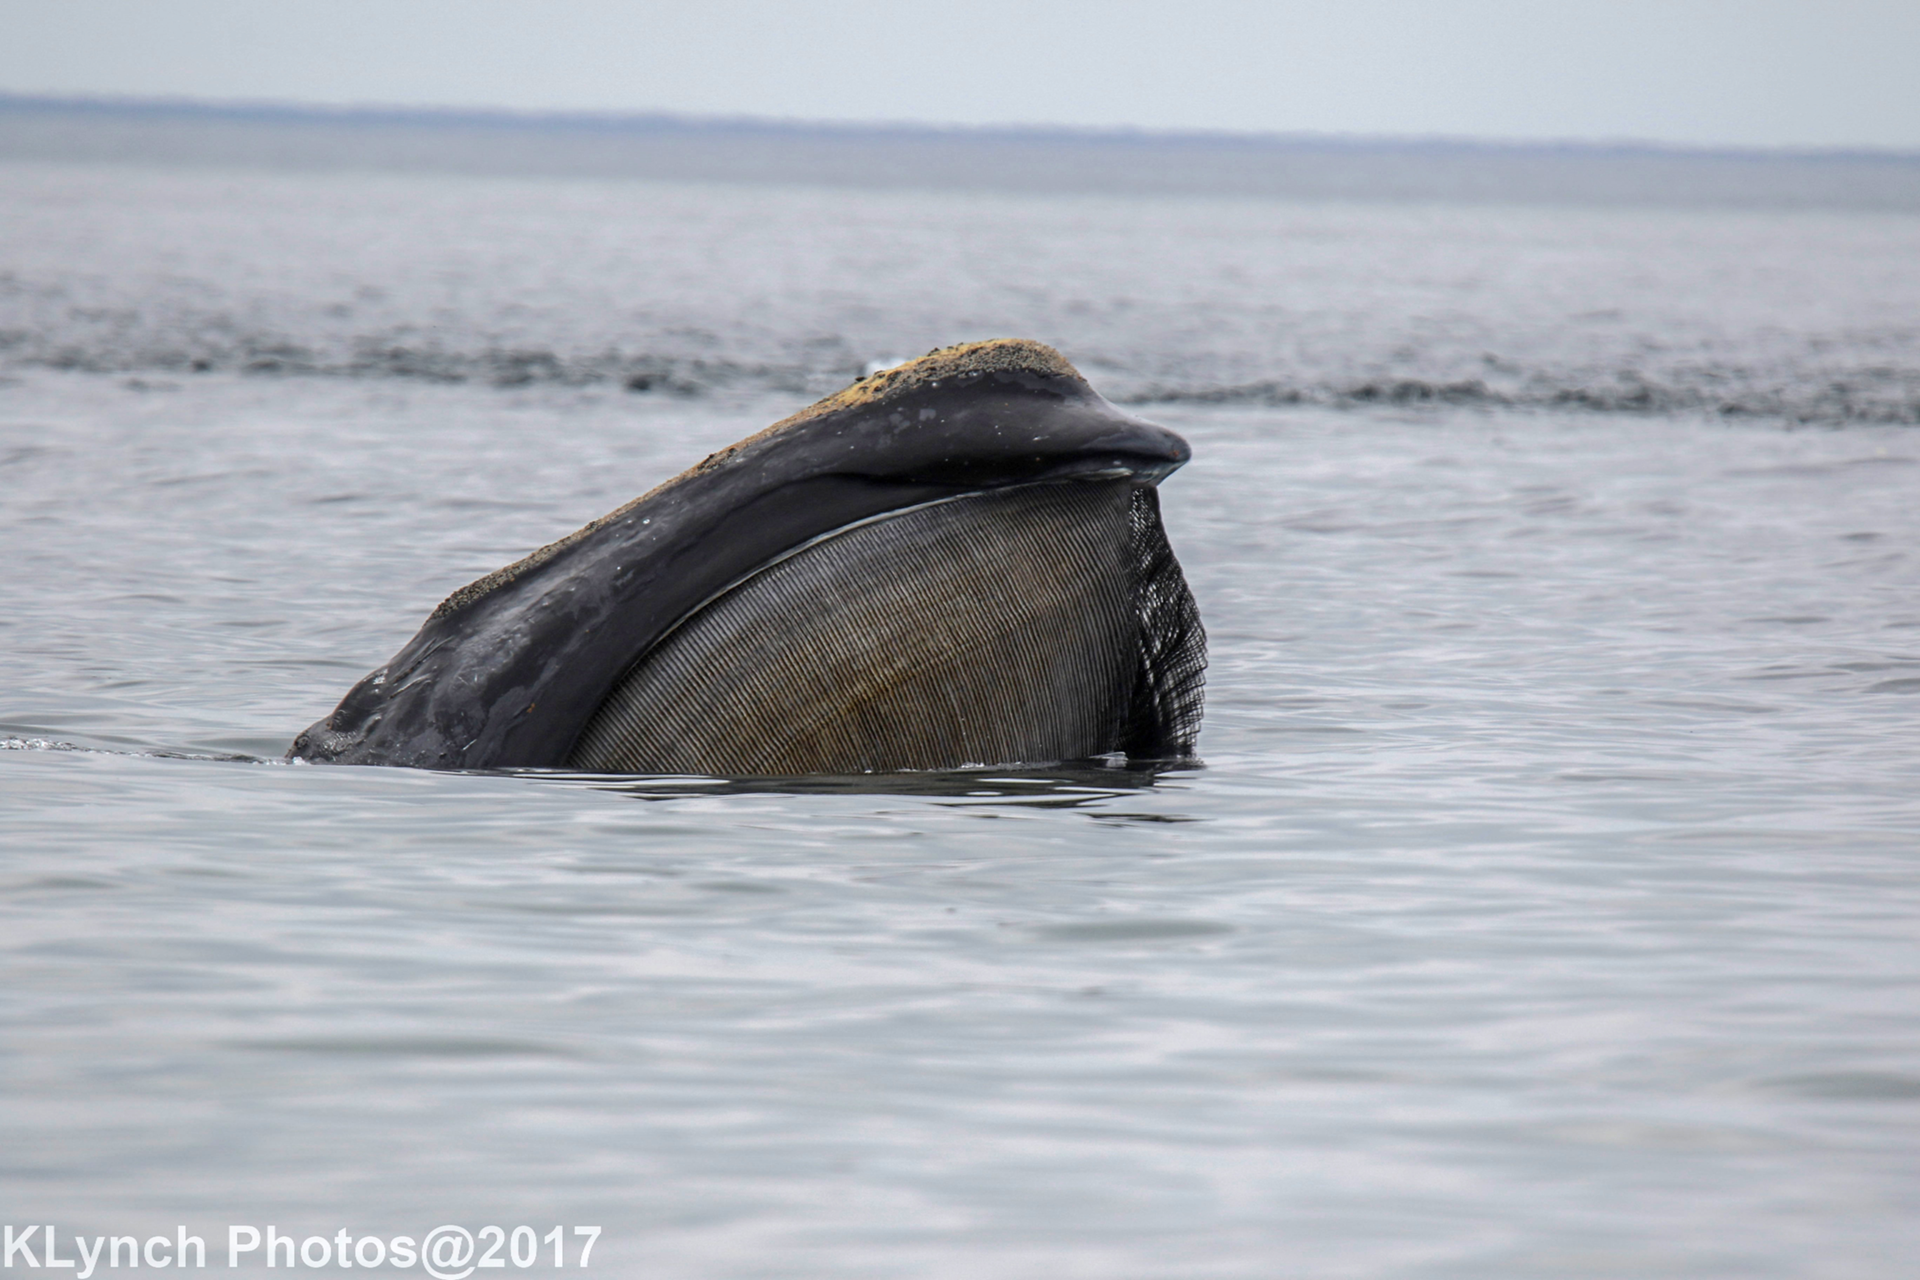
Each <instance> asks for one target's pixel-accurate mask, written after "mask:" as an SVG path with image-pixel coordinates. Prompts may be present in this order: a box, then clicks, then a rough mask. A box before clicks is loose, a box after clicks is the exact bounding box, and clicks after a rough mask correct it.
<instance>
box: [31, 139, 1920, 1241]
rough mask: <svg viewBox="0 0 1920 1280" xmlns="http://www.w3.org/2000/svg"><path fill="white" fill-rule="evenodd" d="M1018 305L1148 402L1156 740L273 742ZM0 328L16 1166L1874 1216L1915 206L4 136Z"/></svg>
mask: <svg viewBox="0 0 1920 1280" xmlns="http://www.w3.org/2000/svg"><path fill="white" fill-rule="evenodd" d="M1002 335H1018V336H1028V337H1035V338H1040V339H1042V340H1045V341H1049V342H1051V343H1053V344H1055V345H1057V346H1059V347H1060V348H1061V349H1062V350H1063V351H1064V352H1065V353H1066V354H1067V355H1068V356H1069V358H1071V359H1073V360H1074V361H1075V362H1076V363H1077V364H1079V366H1080V367H1081V368H1082V370H1083V371H1084V372H1086V373H1087V374H1088V376H1089V377H1090V379H1091V380H1092V381H1093V382H1094V384H1095V385H1096V387H1098V388H1100V389H1101V390H1103V391H1105V392H1106V393H1108V394H1109V395H1110V396H1112V397H1113V398H1114V399H1116V400H1119V401H1122V402H1125V403H1127V404H1128V405H1130V406H1131V407H1132V409H1133V411H1134V412H1137V413H1140V414H1141V415H1143V416H1146V417H1150V418H1152V419H1154V420H1156V421H1160V422H1162V423H1165V424H1166V425H1168V426H1171V427H1173V428H1175V429H1177V430H1179V431H1181V432H1183V433H1184V434H1185V435H1186V436H1187V437H1188V439H1189V440H1190V441H1191V442H1192V444H1193V447H1194V461H1193V462H1192V464H1191V465H1190V466H1188V467H1187V468H1186V469H1185V470H1184V471H1182V472H1181V473H1179V474H1177V475H1175V476H1174V477H1173V478H1171V479H1170V480H1169V481H1168V482H1167V483H1166V485H1165V486H1164V487H1163V489H1162V505H1163V509H1164V512H1165V516H1166V521H1167V525H1168V529H1169V534H1170V536H1171V538H1172V541H1173V544H1174V547H1175V549H1176V551H1177V552H1178V553H1179V555H1180V556H1181V559H1182V561H1183V563H1184V564H1185V566H1186V570H1187V573H1188V576H1189V579H1190V580H1191V582H1192V584H1193V588H1194V591H1195V594H1196V596H1197V598H1198V600H1199V603H1200V607H1201V610H1202V613H1203V616H1204V617H1205V619H1206V621H1207V624H1208V628H1209V631H1210V635H1211V639H1212V666H1211V669H1210V672H1209V683H1208V716H1207V724H1206V730H1205V732H1204V734H1203V736H1202V739H1201V743H1200V747H1201V752H1202V756H1203V758H1204V761H1203V763H1200V764H1196V765H1195V766H1193V767H1190V768H1183V769H1178V770H1174V771H1171V772H1166V773H1162V774H1159V775H1156V776H1146V775H1140V774H1134V773H1130V772H1128V771H1125V770H1113V769H1107V770H1102V769H1066V770H1060V769H1045V768H1020V769H1005V770H987V771H984V772H978V773H969V774H962V775H939V776H922V777H911V776H908V777H895V778H867V779H820V780H816V781H813V782H810V783H805V784H796V785H792V786H787V787H772V786H766V785H747V784H740V783H730V782H727V781H726V780H718V779H609V778H593V777H582V776H572V775H565V774H554V773H534V774H518V775H488V774H460V775H438V774H430V773H423V772H414V771H406V770H387V769H349V768H324V767H296V766H291V765H287V764H284V763H281V762H280V760H279V757H280V755H281V753H282V752H283V751H284V750H285V747H286V745H287V743H288V742H289V741H290V740H291V738H292V737H293V735H294V734H295V733H296V732H297V731H298V730H299V729H301V728H302V727H304V726H305V725H307V724H308V723H310V722H311V721H313V720H314V719H316V718H317V717H319V716H321V715H322V714H324V713H325V712H326V711H327V710H328V709H329V708H330V707H331V706H332V704H333V703H334V702H335V701H337V700H338V698H339V697H340V695H341V694H342V693H343V692H344V691H345V690H346V688H347V687H348V686H349V685H350V684H351V683H352V682H353V681H354V680H356V679H357V678H358V677H359V676H360V675H362V674H364V673H365V672H366V671H367V670H369V669H370V668H372V667H373V666H375V665H377V664H378V663H380V662H381V661H383V660H384V659H385V658H386V657H387V656H388V655H389V654H391V653H392V652H393V651H394V650H395V649H397V648H398V647H399V646H400V644H402V643H403V642H404V641H405V640H406V639H407V638H408V637H409V636H410V635H411V634H412V633H413V631H414V630H415V628H416V627H417V626H418V625H419V623H420V622H421V621H422V620H423V618H424V617H425V615H426V613H427V612H428V611H429V610H430V609H431V608H432V607H433V605H434V604H435V603H436V602H437V601H438V600H439V599H441V598H442V597H443V596H445V595H446V594H447V593H448V592H449V591H451V590H452V589H454V588H455V587H458V586H459V585H461V584H463V583H464V582H466V581H468V580H470V579H472V578H474V577H476V576H478V575H480V574H482V573H484V572H486V571H488V570H490V569H492V568H494V567H497V566H498V565H500V564H502V563H504V562H506V561H508V560H510V559H512V558H514V557H516V556H518V555H520V554H522V553H524V552H525V551H526V550H527V549H529V548H531V547H533V546H536V545H538V544H540V543H542V542H544V541H547V540H549V539H551V538H552V537H554V536H556V535H558V534H561V533H564V532H566V531H567V530H570V529H571V528H573V527H575V526H577V525H578V524H580V523H582V522H584V521H585V520H587V519H589V518H591V517H593V516H596V515H598V514H600V513H602V512H604V511H606V510H608V509H610V508H612V507H613V506H615V505H618V504H619V503H621V502H623V501H625V500H626V499H628V498H630V497H632V496H633V495H635V494H637V493H639V492H641V491H643V490H645V489H646V488H649V487H650V486H652V485H653V484H654V483H656V482H657V481H658V480H660V479H662V478H664V477H666V476H668V475H671V474H673V473H674V472H676V471H678V470H680V469H682V468H683V467H685V466H687V465H689V464H691V463H692V462H694V461H696V460H698V459H699V458H700V457H702V456H704V455H705V454H706V453H707V452H709V451H711V450H712V449H714V448H716V447H718V446H720V445H723V444H725V443H728V442H730V441H732V440H734V439H736V438H738V437H740V436H742V435H744V434H747V433H748V432H750V431H752V430H755V429H757V428H759V427H761V426H764V425H765V424H766V423H768V422H770V421H772V420H774V419H775V418H778V417H780V416H783V415H784V414H785V413H787V412H790V411H791V410H792V409H794V408H796V407H798V406H799V405H801V404H804V403H805V402H807V401H808V400H809V399H810V398H812V397H814V396H816V395H818V394H821V393H824V392H826V391H829V390H832V389H834V388H835V387H837V386H839V385H841V384H842V383H843V382H844V381H846V380H847V379H848V378H850V377H852V376H854V375H855V374H857V373H859V372H861V371H862V370H863V369H865V368H869V367H875V366H878V365H882V364H885V363H890V362H891V361H893V360H896V359H898V358H901V357H903V356H910V355H914V354H918V353H919V352H921V351H924V350H926V349H928V348H930V347H932V346H935V345H941V344H945V343H949V342H954V341H960V340H965V339H972V338H980V337H989V336H1002ZM0 377H3V378H4V381H3V382H0V602H4V603H3V604H0V746H4V747H5V748H6V749H5V750H0V884H3V885H4V892H0V918H4V925H3V926H0V1019H3V1021H0V1026H4V1034H3V1035H0V1133H4V1135H5V1138H4V1141H0V1186H3V1187H4V1194H3V1195H0V1200H3V1201H4V1204H5V1206H6V1207H5V1215H6V1219H7V1221H8V1222H9V1223H10V1224H11V1225H12V1227H13V1228H14V1230H15V1231H16V1233H17V1232H18V1230H19V1229H21V1228H23V1227H24V1226H25V1225H27V1224H52V1225H54V1226H55V1227H56V1228H57V1230H58V1232H59V1233H60V1234H59V1237H58V1240H59V1245H58V1248H59V1250H60V1253H61V1255H62V1256H65V1257H75V1256H77V1255H78V1250H77V1249H76V1247H75V1243H74V1242H75V1239H76V1238H79V1239H82V1240H90V1239H93V1238H96V1237H99V1236H103V1235H104V1236H115V1235H121V1236H135V1237H138V1238H140V1239H142V1240H144V1239H146V1238H147V1237H150V1236H154V1235H164V1236H166V1237H167V1238H168V1240H169V1241H176V1240H177V1231H178V1230H179V1229H181V1228H184V1230H185V1231H186V1232H187V1233H188V1234H192V1235H197V1236H199V1237H202V1238H204V1239H205V1241H206V1243H207V1251H208V1255H209V1257H208V1265H210V1266H214V1267H220V1268H225V1266H226V1263H227V1254H226V1249H227V1242H228V1229H229V1227H230V1226H232V1225H235V1224H242V1225H248V1226H253V1227H256V1228H258V1229H259V1230H260V1231H262V1232H264V1231H265V1230H266V1228H267V1227H268V1226H269V1225H272V1226H274V1227H275V1228H276V1229H277V1230H278V1231H279V1232H280V1233H281V1234H283V1235H286V1234H292V1235H295V1236H297V1237H299V1238H302V1239H305V1238H306V1237H321V1238H323V1242H324V1241H325V1240H331V1239H332V1238H334V1237H335V1235H336V1233H337V1232H341V1231H344V1232H346V1233H347V1234H348V1235H349V1237H351V1238H352V1239H353V1240H354V1241H356V1242H358V1241H360V1240H361V1239H362V1238H364V1237H378V1238H380V1240H381V1241H382V1248H383V1249H385V1248H386V1246H387V1243H388V1242H390V1241H392V1240H393V1239H394V1238H395V1237H398V1236H402V1235H405V1236H408V1237H410V1238H411V1239H413V1240H414V1241H416V1242H419V1241H423V1240H424V1239H425V1238H426V1237H427V1236H428V1234H429V1233H430V1232H432V1231H434V1230H435V1228H437V1227H440V1226H442V1225H443V1224H444V1225H448V1226H461V1227H464V1228H465V1229H466V1230H468V1231H470V1232H474V1233H481V1232H482V1229H483V1228H484V1227H486V1226H488V1225H493V1226H497V1227H498V1228H500V1231H501V1236H502V1238H503V1239H506V1238H508V1237H509V1236H510V1235H511V1233H513V1232H514V1231H515V1229H516V1228H517V1227H520V1226H526V1227H529V1228H531V1229H532V1232H531V1234H533V1235H534V1236H536V1237H537V1238H539V1239H541V1240H544V1239H545V1237H546V1236H547V1233H548V1232H549V1231H550V1230H552V1229H553V1228H554V1227H556V1226H560V1227H564V1228H566V1232H567V1233H570V1232H571V1231H572V1229H573V1228H574V1227H576V1226H593V1227H598V1228H600V1235H599V1236H598V1237H597V1238H596V1240H595V1243H594V1244H593V1252H592V1254H591V1261H590V1264H589V1266H588V1268H587V1269H588V1271H590V1272H599V1273H603V1274H607V1275H615V1276H633V1277H657V1276H658V1277H664V1276H673V1277H678V1276H688V1277H709V1276H712V1277H748V1276H754V1277H758V1276H823V1277H826V1276H831V1277H857V1276H873V1277H897V1276H937V1277H948V1276H951V1277H978V1276H995V1277H1021V1276H1047V1277H1060V1276H1076V1277H1078V1276H1086V1277H1141V1276H1232V1277H1243V1276H1244V1277H1268V1276H1278V1275H1285V1276H1303V1277H1321V1276H1326V1277H1335V1276H1365V1277H1455V1276H1458V1277H1476V1278H1485V1277H1537V1276H1547V1275H1552V1276H1571V1275H1578V1276H1608V1277H1612V1276H1618V1277H1649V1276H1688V1277H1693V1276H1711V1277H1718V1276H1726V1277H1772V1276H1780V1277H1803V1276H1804V1277H1836V1278H1837V1277H1896V1276H1905V1275H1910V1274H1911V1273H1912V1269H1913V1259H1914V1258H1915V1257H1916V1256H1920V723H1916V711H1920V559H1916V550H1915V545H1916V538H1917V537H1920V434H1916V432H1915V427H1916V425H1920V218H1916V217H1914V216H1911V215H1896V214H1885V213H1879V214H1876V213H1865V212H1860V213H1845V212H1818V211H1791V212H1785V211H1773V212H1764V211H1754V210H1750V211H1741V210H1738V209H1733V210H1727V209H1721V210H1707V209H1667V210H1660V209H1648V208H1607V209H1599V208H1595V209H1580V208H1567V207H1560V208H1531V207H1526V206H1521V205H1513V206H1498V205H1478V206H1472V207H1468V206H1449V205H1445V204H1418V203H1401V204H1391V203H1376V204H1349V205H1342V204H1333V203H1302V204H1287V203H1282V202H1274V201H1260V200H1247V199H1223V198H1212V199H1210V198H1205V197H1202V196H1196V195H1189V196H1182V197H1157V198H1156V197H1145V196H1136V197H1124V198H1122V197H1113V196H1095V195H1080V196H1076V195H1070V194H1068V195H1017V194H1006V193H1001V194H989V193H973V194H968V193H955V192H944V193H926V192H914V191H899V190H895V191H860V190H851V189H840V190H828V189H809V188H803V187H775V186H754V185H731V186H727V185H712V186H700V185H688V184H671V183H650V182H641V181H624V182H621V181H586V180H579V181H561V180H550V179H549V180H532V179H513V178H509V177H491V178H486V177H457V176H433V177H427V176H416V177H408V176H405V175H399V174H393V173H384V174H376V173H355V172H330V173H302V172H298V171H291V170H281V171H274V170H231V171H221V170H217V169H208V168H199V169H168V168H141V167H137V166H131V165H127V166H100V165H95V166H87V165H61V164H51V163H48V164H26V163H11V164H7V165H4V166H0ZM561 1238H562V1241H563V1244H564V1247H565V1250H566V1252H565V1255H564V1257H565V1263H566V1266H565V1270H568V1271H573V1270H578V1269H579V1266H578V1254H579V1249H580V1247H581V1245H582V1244H583V1243H584V1240H585V1237H576V1236H573V1235H571V1234H566V1233H563V1235H562V1237H561ZM485 1247H486V1244H485V1237H484V1236H483V1238H482V1241H481V1248H482V1249H484V1248H485ZM32 1248H33V1250H34V1251H35V1253H36V1254H37V1253H38V1252H39V1251H40V1250H41V1249H42V1240H41V1239H40V1238H39V1237H35V1238H34V1240H33V1241H32ZM550 1248H551V1246H550V1245H548V1244H546V1243H541V1244H540V1245H539V1252H538V1254H537V1260H536V1261H534V1262H533V1263H532V1264H530V1265H529V1266H527V1267H521V1266H520V1265H519V1264H518V1258H519V1257H520V1256H524V1255H516V1254H514V1253H513V1252H512V1250H511V1249H510V1248H509V1249H507V1250H505V1251H503V1252H502V1253H501V1254H500V1255H499V1256H500V1257H501V1258H504V1259H506V1261H507V1263H508V1266H507V1271H508V1272H517V1271H520V1270H534V1271H540V1272H546V1271H549V1270H552V1269H553V1268H552V1266H551V1259H550V1256H549V1255H550ZM163 1252H164V1251H163ZM262 1256H263V1255H262V1253H261V1252H258V1251H256V1252H254V1253H252V1254H249V1255H246V1256H243V1257H242V1258H241V1262H242V1264H243V1270H245V1269H248V1268H251V1271H250V1272H249V1273H258V1274H269V1273H268V1272H267V1271H266V1270H265V1268H264V1267H262V1266H261V1265H260V1263H261V1260H262ZM42 1260H43V1261H44V1259H42ZM336 1262H337V1258H336ZM150 1264H151V1263H150ZM19 1265H20V1266H21V1267H22V1268H24V1267H25V1263H24V1261H22V1262H20V1264H19ZM281 1265H283V1266H284V1265H286V1264H285V1263H284V1261H283V1262H282V1264H281ZM364 1265H365V1264H364V1263H363V1266H364ZM385 1265H386V1266H388V1267H391V1265H392V1264H391V1263H388V1264H385ZM99 1269H100V1270H103V1271H104V1270H107V1269H111V1268H109V1266H108V1263H107V1261H106V1260H104V1258H103V1260H102V1261H101V1262H100V1263H99ZM301 1269H303V1270H305V1269H311V1268H301ZM335 1269H339V1268H337V1267H336V1268H335ZM446 1270H447V1273H448V1274H453V1272H454V1271H456V1270H458V1268H447V1269H446ZM396 1273H397V1274H423V1271H422V1269H421V1268H420V1267H419V1266H416V1267H414V1268H412V1269H408V1270H404V1271H398V1272H396ZM71 1274H76V1275H77V1274H78V1271H76V1272H75V1273H71ZM271 1274H278V1271H277V1269H276V1271H274V1272H272V1273H271ZM474 1274H477V1275H482V1276H484V1275H486V1274H489V1273H488V1272H486V1271H476V1272H475V1273H474Z"/></svg>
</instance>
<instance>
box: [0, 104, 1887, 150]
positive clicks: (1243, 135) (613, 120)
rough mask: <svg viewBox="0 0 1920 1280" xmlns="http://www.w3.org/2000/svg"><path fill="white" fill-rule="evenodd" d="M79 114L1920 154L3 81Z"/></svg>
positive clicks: (1376, 146) (1328, 145)
mask: <svg viewBox="0 0 1920 1280" xmlns="http://www.w3.org/2000/svg"><path fill="white" fill-rule="evenodd" d="M4 110H28V111H32V110H46V111H62V110H64V111H79V112H88V113H99V114H114V115H125V116H134V115H157V114H174V115H182V116H197V117H200V118H203V119H207V118H213V119H219V118H225V119H232V120H248V119H251V120H255V121H270V120H279V121H284V122H294V121H300V120H306V121H312V122H316V123H318V122H326V123H333V124H355V123H358V124H368V125H381V124H414V125H441V126H460V125H465V126H481V127H494V128H521V129H537V128H558V129H581V130H592V131H608V132H612V131H619V130H623V129H626V130H636V131H641V130H648V129H652V130H660V129H673V130H681V131H686V132H701V131H707V132H714V133H751V132H760V133H789V134H813V135H841V136H848V137H857V136H867V137H880V136H887V137H896V138H897V137H912V136H916V135H917V136H921V137H926V138H929V139H932V138H946V139H962V140H964V139H980V140H982V141H1019V140H1029V141H1036V142H1038V141H1052V142H1064V141H1074V142H1091V143H1145V144H1154V143H1160V144H1174V145H1180V144H1213V145H1221V144H1227V145H1241V146H1251V147H1276V146H1277V147H1288V146H1290V147H1296V148H1313V149H1326V150H1353V151H1392V150H1431V151H1454V152H1473V151H1481V152H1535V153H1541V152H1563V153H1564V152H1578V153H1586V154H1591V155H1646V156H1656V155H1657V156H1670V157H1699V158H1701V159H1708V158H1720V159H1752V160H1763V159H1784V160H1880V161H1896V162H1898V161H1906V162H1920V148H1901V147H1875V146H1859V145H1844V146H1843V145H1833V146H1791V145H1780V146H1754V145H1740V144H1715V143H1687V142H1663V141H1658V140H1652V139H1644V138H1630V137H1623V138H1492V137H1476V136H1471V135H1457V134H1368V133H1327V132H1318V131H1311V130H1297V131H1285V130H1243V129H1204V128H1191V127H1187V128H1157V127H1152V126H1146V125H1074V124H1047V123H1017V124H1016V123H997V124H968V123H956V122H947V123H942V122H935V121H916V120H846V119H810V118H804V117H795V116H758V115H749V114H737V115H720V114H700V113H694V112H680V111H667V110H649V111H640V110H585V109H575V108H522V107H502V106H449V105H443V104H398V103H373V102H358V103H321V102H302V101H296V100H285V99H267V98H229V99H216V98H196V97H192V96H190V95H184V94H181V95H163V96H139V95H121V94H51V93H17V92H13V91H10V90H0V111H4Z"/></svg>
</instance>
